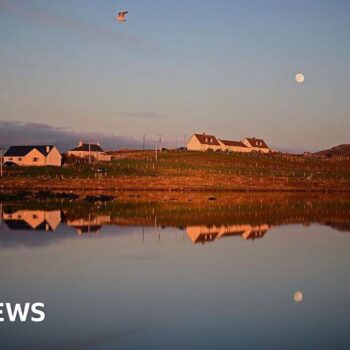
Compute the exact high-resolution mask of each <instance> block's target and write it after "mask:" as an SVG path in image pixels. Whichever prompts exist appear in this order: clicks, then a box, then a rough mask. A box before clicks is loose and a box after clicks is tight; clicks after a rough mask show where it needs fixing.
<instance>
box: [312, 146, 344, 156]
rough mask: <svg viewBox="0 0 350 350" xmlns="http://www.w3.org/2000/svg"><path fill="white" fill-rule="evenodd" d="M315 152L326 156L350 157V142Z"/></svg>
mask: <svg viewBox="0 0 350 350" xmlns="http://www.w3.org/2000/svg"><path fill="white" fill-rule="evenodd" d="M315 154H316V155H319V156H326V157H332V156H342V157H350V144H343V145H339V146H335V147H332V148H330V149H326V150H324V151H320V152H317V153H315Z"/></svg>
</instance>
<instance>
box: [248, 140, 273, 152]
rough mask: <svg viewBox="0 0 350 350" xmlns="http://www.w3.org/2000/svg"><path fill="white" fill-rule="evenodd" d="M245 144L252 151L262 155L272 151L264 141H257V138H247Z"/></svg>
mask: <svg viewBox="0 0 350 350" xmlns="http://www.w3.org/2000/svg"><path fill="white" fill-rule="evenodd" d="M243 143H244V144H245V145H246V146H247V147H249V148H250V149H251V150H252V151H255V152H261V153H269V152H270V149H269V147H268V146H267V144H266V143H265V141H264V140H262V139H256V138H255V137H252V138H246V139H244V140H243Z"/></svg>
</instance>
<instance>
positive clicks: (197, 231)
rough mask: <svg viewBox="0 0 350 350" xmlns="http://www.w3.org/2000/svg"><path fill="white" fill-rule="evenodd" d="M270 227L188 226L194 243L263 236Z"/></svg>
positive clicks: (188, 233)
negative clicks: (224, 238)
mask: <svg viewBox="0 0 350 350" xmlns="http://www.w3.org/2000/svg"><path fill="white" fill-rule="evenodd" d="M269 228H270V226H269V225H267V224H262V225H255V226H252V225H231V226H211V227H208V226H204V225H201V226H188V227H187V235H188V237H189V238H190V240H191V241H192V242H193V243H205V242H212V241H215V240H216V239H219V238H222V237H230V236H240V237H241V238H243V239H252V240H254V239H256V238H262V237H263V236H264V235H265V233H266V232H267V231H268V229H269Z"/></svg>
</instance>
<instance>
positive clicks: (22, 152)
mask: <svg viewBox="0 0 350 350" xmlns="http://www.w3.org/2000/svg"><path fill="white" fill-rule="evenodd" d="M61 161H62V156H61V154H60V152H59V151H58V149H57V148H56V147H55V146H52V145H45V146H11V147H10V148H9V149H8V150H7V152H6V153H5V154H4V162H13V163H15V164H17V165H23V166H48V165H51V166H61Z"/></svg>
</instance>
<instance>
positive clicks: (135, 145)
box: [0, 120, 153, 152]
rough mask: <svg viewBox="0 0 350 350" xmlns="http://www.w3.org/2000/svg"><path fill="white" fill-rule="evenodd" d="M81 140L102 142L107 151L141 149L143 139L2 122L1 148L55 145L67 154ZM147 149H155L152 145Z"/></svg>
mask: <svg viewBox="0 0 350 350" xmlns="http://www.w3.org/2000/svg"><path fill="white" fill-rule="evenodd" d="M79 140H93V141H95V142H100V143H101V145H102V147H103V148H104V149H105V150H116V149H120V148H129V149H140V148H141V147H142V139H140V140H136V139H134V138H132V137H126V136H119V135H113V134H105V133H98V132H76V131H73V130H71V129H67V128H60V127H54V126H51V125H48V124H44V123H22V122H10V121H1V120H0V147H2V148H8V147H9V146H13V145H33V144H54V145H56V146H57V147H58V148H59V149H60V151H62V152H65V151H67V150H69V149H71V148H73V147H75V146H76V144H77V143H78V141H79ZM146 146H147V147H153V146H152V145H151V144H149V145H146Z"/></svg>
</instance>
